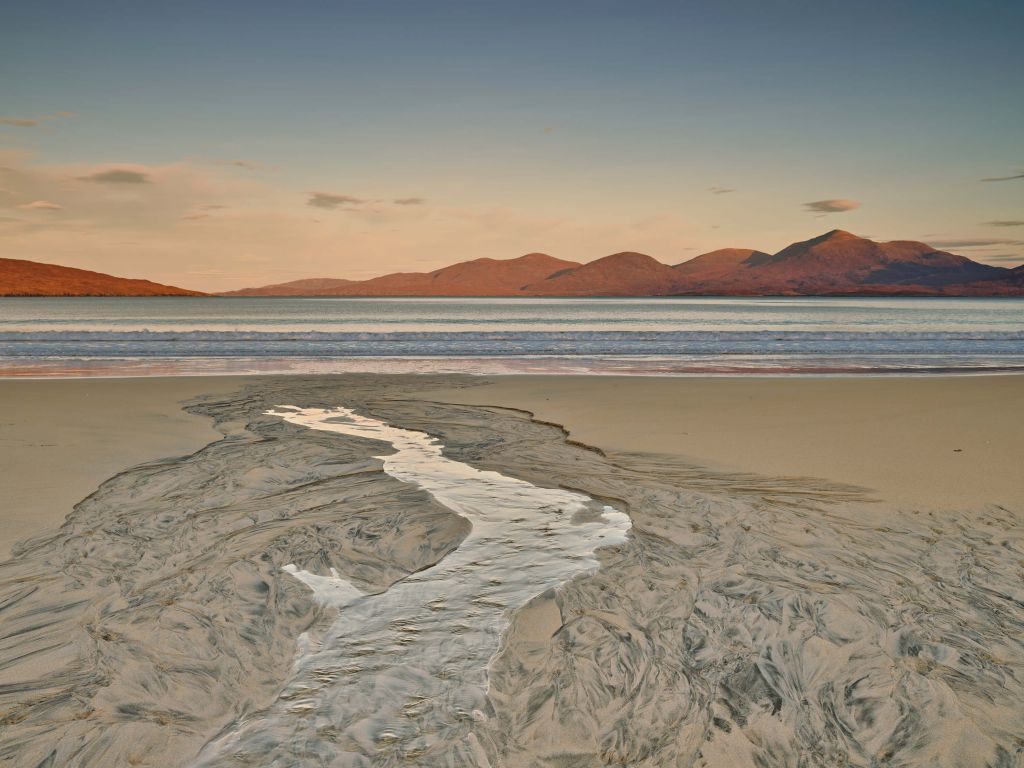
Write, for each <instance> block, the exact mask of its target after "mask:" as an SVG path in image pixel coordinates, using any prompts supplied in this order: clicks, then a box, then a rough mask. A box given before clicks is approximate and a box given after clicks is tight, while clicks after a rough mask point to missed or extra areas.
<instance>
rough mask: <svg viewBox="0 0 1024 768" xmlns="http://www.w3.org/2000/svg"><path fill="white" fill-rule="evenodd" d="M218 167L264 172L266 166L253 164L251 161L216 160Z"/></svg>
mask: <svg viewBox="0 0 1024 768" xmlns="http://www.w3.org/2000/svg"><path fill="white" fill-rule="evenodd" d="M217 164H218V165H230V166H233V167H235V168H244V169H245V170H247V171H265V170H267V166H265V165H261V164H260V163H254V162H253V161H252V160H218V161H217Z"/></svg>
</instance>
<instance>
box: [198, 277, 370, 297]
mask: <svg viewBox="0 0 1024 768" xmlns="http://www.w3.org/2000/svg"><path fill="white" fill-rule="evenodd" d="M353 282H354V281H353V280H340V279H337V278H333V277H309V278H306V279H305V280H292V281H291V282H288V283H275V284H274V285H264V286H262V287H261V288H241V289H239V290H237V291H225V292H224V293H221V294H218V295H220V296H309V295H310V293H311V292H315V291H329V290H332V289H334V288H341V287H342V286H345V285H351V284H352V283H353Z"/></svg>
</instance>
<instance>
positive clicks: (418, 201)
mask: <svg viewBox="0 0 1024 768" xmlns="http://www.w3.org/2000/svg"><path fill="white" fill-rule="evenodd" d="M391 202H393V203H394V204H395V205H423V204H424V203H425V202H427V201H426V200H425V199H424V198H422V197H399V198H398V199H396V200H392V201H391Z"/></svg>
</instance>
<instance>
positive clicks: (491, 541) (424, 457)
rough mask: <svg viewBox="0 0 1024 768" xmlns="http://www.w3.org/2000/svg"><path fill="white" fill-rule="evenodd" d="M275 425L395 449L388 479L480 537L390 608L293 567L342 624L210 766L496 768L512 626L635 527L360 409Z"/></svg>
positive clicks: (298, 415)
mask: <svg viewBox="0 0 1024 768" xmlns="http://www.w3.org/2000/svg"><path fill="white" fill-rule="evenodd" d="M267 415H276V416H280V417H281V418H283V419H285V420H286V421H288V422H290V423H292V424H296V425H300V426H304V427H308V428H310V429H318V430H324V431H328V432H335V433H339V434H343V435H347V436H349V437H361V438H366V439H370V440H376V441H380V442H383V443H387V444H389V445H390V446H392V447H393V448H394V451H395V452H394V453H391V454H388V455H383V456H379V457H377V458H380V459H382V460H383V462H384V471H385V473H387V474H388V475H390V476H392V477H394V478H396V479H398V480H401V481H403V482H406V483H410V484H413V485H416V486H418V487H420V488H422V489H423V490H425V491H427V492H428V493H429V494H430V495H431V496H433V497H434V499H435V500H436V501H437V502H438V503H440V504H442V505H443V506H445V507H447V508H448V509H450V510H452V511H454V512H456V513H457V514H459V515H461V516H463V517H465V518H466V519H468V520H469V521H470V523H471V524H472V530H471V532H470V533H469V535H468V536H467V537H466V538H465V539H464V540H463V541H462V544H461V545H460V546H459V547H458V549H457V550H455V551H454V552H452V553H450V554H449V555H448V556H447V557H445V558H444V559H443V560H441V561H440V562H439V563H437V564H436V565H434V566H432V567H429V568H426V569H424V570H422V571H419V572H418V573H415V574H413V575H411V576H409V577H408V578H406V579H403V580H401V581H399V582H397V583H396V584H394V585H393V586H391V588H390V589H388V590H387V591H385V592H383V593H381V594H363V593H362V592H361V591H360V590H359V589H357V588H356V587H355V586H353V585H352V584H351V583H349V582H348V581H346V580H345V579H342V578H339V577H338V576H337V575H336V574H335V575H333V576H323V575H319V574H314V573H310V572H308V571H305V570H300V569H298V568H296V567H295V566H293V565H287V566H285V568H284V570H286V571H287V572H288V573H291V574H292V575H293V576H295V577H296V578H298V579H300V580H301V581H302V582H303V583H305V584H306V585H307V586H308V587H309V588H310V589H311V590H312V591H313V593H314V595H315V597H316V599H317V600H318V601H320V602H322V603H324V604H326V605H328V606H331V607H334V608H337V610H338V618H337V621H336V622H335V623H334V624H333V626H331V627H330V628H329V629H328V630H327V632H326V633H325V634H324V636H323V637H322V638H320V639H319V641H316V642H309V641H308V640H306V641H305V642H303V643H300V649H302V650H300V655H299V658H298V659H297V661H296V666H295V672H294V675H293V677H292V679H291V680H290V681H289V682H288V684H287V685H286V686H285V688H284V690H283V691H282V692H281V695H280V696H279V697H278V698H277V700H276V701H275V702H274V704H273V705H272V706H271V707H269V708H268V709H266V710H265V711H263V712H261V713H260V714H259V715H258V716H256V717H253V718H250V719H248V720H247V721H245V722H243V723H241V724H240V726H239V727H238V728H237V729H235V730H232V731H229V732H227V733H226V734H224V735H222V736H221V737H220V738H219V739H217V740H216V741H215V742H213V743H212V744H211V745H210V746H209V747H208V748H207V749H206V750H205V751H204V753H203V755H201V758H200V761H199V765H220V764H224V761H225V760H226V761H228V762H229V763H230V762H231V761H238V762H240V763H243V764H260V765H273V766H278V765H281V766H283V765H291V764H296V763H297V762H298V761H301V760H307V761H308V760H310V759H312V761H313V762H314V763H317V764H319V763H321V762H322V763H326V764H330V765H353V766H358V765H366V764H368V762H370V761H372V764H373V765H406V764H410V763H416V764H420V763H422V764H429V765H446V764H452V763H455V764H461V765H489V763H488V759H487V756H486V754H485V752H484V750H483V749H482V748H481V747H480V745H479V744H478V742H477V741H476V738H475V736H474V734H473V733H472V732H471V728H472V726H473V725H474V724H478V723H480V722H482V721H486V720H487V719H488V717H489V716H490V712H489V705H488V700H487V695H486V692H487V664H488V661H489V660H490V659H491V657H492V656H493V655H494V654H495V653H496V652H497V650H498V647H499V643H500V640H501V635H502V632H503V630H504V629H505V628H506V627H507V626H508V621H509V614H510V612H511V611H513V610H515V609H517V608H520V607H521V606H523V605H524V604H526V603H527V602H528V601H529V600H530V599H531V598H533V597H535V596H537V595H539V594H541V593H542V592H544V591H545V590H548V589H550V588H552V587H556V586H558V585H560V584H563V583H564V582H566V581H568V580H569V579H571V578H573V576H576V575H577V574H580V573H585V572H589V571H592V570H594V569H595V568H596V567H597V564H598V563H597V561H596V560H595V558H594V550H595V548H597V547H600V546H606V545H611V544H618V543H621V542H622V541H624V539H625V536H626V533H627V531H629V529H630V522H629V518H628V516H627V515H625V514H623V513H622V512H618V511H616V510H615V509H613V508H612V507H609V506H606V505H604V504H601V503H599V502H596V501H594V500H593V499H591V498H589V497H587V496H584V495H582V494H579V493H573V492H570V491H565V490H559V489H552V488H542V487H538V486H535V485H532V484H531V483H528V482H525V481H523V480H518V479H515V478H511V477H506V476H505V475H502V474H499V473H498V472H493V471H482V470H478V469H474V468H473V467H471V466H469V465H467V464H463V463H461V462H458V461H453V460H451V459H448V458H445V457H444V456H443V455H442V449H443V446H442V445H441V443H440V442H439V441H437V440H436V439H434V438H432V437H430V436H429V435H427V434H425V433H423V432H415V431H411V430H406V429H399V428H396V427H392V426H389V425H388V424H385V423H384V422H382V421H377V420H375V419H371V418H367V417H364V416H360V415H359V414H356V413H355V412H353V411H352V410H349V409H345V408H338V409H333V410H332V409H319V408H307V409H300V408H292V407H287V408H279V409H277V410H275V411H270V412H268V414H267ZM325 732H329V734H330V738H329V739H325V738H323V737H324V735H325ZM310 750H313V751H314V752H315V754H312V755H311V754H310V753H309V751H310ZM300 756H302V757H300Z"/></svg>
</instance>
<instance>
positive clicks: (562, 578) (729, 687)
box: [0, 374, 1024, 768]
mask: <svg viewBox="0 0 1024 768" xmlns="http://www.w3.org/2000/svg"><path fill="white" fill-rule="evenodd" d="M1022 382H1024V379H1021V378H1013V377H992V378H961V379H954V378H948V379H899V380H876V379H850V380H824V379H822V380H763V379H762V380H757V379H742V380H732V379H729V380H722V379H715V380H711V379H705V380H691V379H671V380H668V379H665V380H652V379H621V378H620V379H597V378H595V379H581V378H559V379H553V378H546V379H545V378H507V379H479V378H471V377H465V376H441V375H438V376H378V375H370V374H353V375H345V376H321V377H303V376H292V377H265V378H250V379H244V380H243V379H238V378H232V379H224V380H220V381H217V380H212V379H204V380H201V381H196V380H192V381H189V380H185V379H180V380H160V381H157V380H134V381H124V382H115V381H82V382H77V381H65V382H56V381H41V382H18V385H19V386H24V387H25V389H23V390H16V389H14V388H12V389H9V390H7V391H8V392H11V393H17V394H19V395H20V397H19V405H18V406H17V407H12V406H8V408H7V410H6V411H5V414H6V415H5V417H4V419H5V422H6V423H7V426H6V427H5V429H9V430H12V431H11V432H9V433H8V434H21V435H25V436H28V437H29V438H31V439H32V440H34V441H36V442H44V440H43V439H42V438H41V437H38V436H37V435H42V434H45V435H46V436H47V437H46V441H47V442H49V441H52V442H55V443H59V444H60V445H61V446H62V448H61V450H63V451H64V454H63V458H62V459H61V460H60V461H57V462H56V463H50V464H49V465H48V467H42V468H35V467H31V466H30V467H28V468H26V465H27V464H31V463H32V462H27V461H23V460H22V459H21V458H18V459H17V460H18V461H22V463H21V464H18V465H17V468H16V469H14V470H9V471H7V472H6V474H7V475H9V477H8V478H7V480H6V482H8V483H9V484H10V486H11V488H12V489H13V488H15V487H17V486H18V484H19V481H21V480H22V479H23V478H22V476H24V479H25V480H26V481H29V480H31V481H32V482H34V483H35V486H34V487H35V488H36V489H37V490H38V488H39V487H40V485H41V484H42V481H47V482H50V483H52V484H54V485H60V484H61V483H62V482H63V480H62V478H64V477H65V475H69V476H75V475H81V476H82V477H83V478H84V477H85V476H88V478H87V479H79V480H76V482H77V483H79V489H78V490H77V491H71V490H65V491H63V492H64V493H72V492H75V493H82V494H88V496H87V497H86V498H82V499H81V500H79V501H78V503H77V504H74V505H73V507H72V508H70V509H69V512H68V515H67V519H66V520H64V522H63V524H62V525H61V526H60V527H59V528H57V527H56V526H57V524H58V522H60V521H59V518H60V514H59V511H58V510H54V509H52V506H53V504H52V503H50V504H47V505H42V504H36V505H35V506H33V501H34V498H35V496H34V495H33V493H31V492H29V491H25V490H24V489H22V490H20V491H19V492H20V493H22V498H24V499H26V501H25V503H24V505H23V506H21V507H18V508H17V510H16V511H17V514H19V515H20V516H22V517H25V516H32V515H39V516H40V520H39V524H38V525H36V526H34V529H33V530H32V531H31V532H32V534H33V538H32V539H30V540H28V541H26V542H21V543H19V544H16V545H15V546H14V548H13V551H14V557H13V558H12V559H9V560H7V561H0V764H5V765H6V764H10V765H75V766H80V768H86V767H91V766H97V767H99V766H102V767H103V768H107V767H108V766H109V767H119V766H160V767H161V768H172V766H193V767H194V768H198V767H199V766H202V767H203V768H238V767H239V766H263V765H281V766H285V765H287V766H306V765H310V766H314V765H316V766H320V765H323V766H332V768H334V767H344V768H349V767H351V768H365V767H366V766H396V765H402V766H410V767H411V766H419V767H421V768H428V766H430V767H432V766H437V765H452V766H481V767H483V766H488V767H490V768H498V767H499V766H500V767H501V768H553V767H554V766H559V767H560V768H576V767H579V768H582V766H598V765H629V766H633V767H634V768H661V767H662V766H666V765H672V766H680V768H682V767H684V766H687V767H688V766H693V767H694V768H696V767H697V766H700V767H701V768H736V767H743V768H757V767H758V766H768V765H771V766H775V765H801V766H822V767H823V768H824V767H825V766H838V765H843V766H857V767H858V768H860V767H863V768H871V767H873V766H881V765H901V766H908V768H909V767H911V766H921V767H922V768H923V767H924V766H928V767H929V768H968V767H969V768H975V767H976V768H988V767H990V766H1000V767H1001V766H1007V767H1009V766H1014V765H1018V764H1019V763H1020V758H1021V756H1022V754H1024V752H1022V747H1021V742H1020V734H1021V733H1024V707H1022V706H1021V702H1022V701H1024V680H1022V679H1021V677H1020V674H1019V670H1020V669H1021V668H1024V592H1022V589H1021V582H1020V567H1021V563H1022V562H1024V515H1022V512H1024V507H1022V505H1021V503H1020V502H1021V494H1020V488H1019V486H1018V484H1019V477H1018V475H1019V473H1017V467H1016V465H1015V462H1014V459H1015V458H1016V457H1018V456H1020V455H1021V443H1020V438H1019V436H1018V435H1017V434H1016V433H1015V429H1016V427H1017V425H1018V424H1019V423H1020V416H1021V391H1020V389H1021V383H1022ZM4 386H6V384H4ZM12 387H13V385H12ZM87 393H91V394H90V395H89V397H90V398H91V399H86V395H87ZM104 393H108V394H104ZM197 393H204V396H202V397H198V398H196V399H194V400H193V401H192V402H191V403H190V404H189V405H188V406H187V407H188V408H189V410H190V412H191V413H193V414H195V419H198V422H197V421H195V420H191V421H189V420H187V419H185V417H184V416H183V415H181V416H179V415H178V413H177V411H176V408H177V406H176V405H175V403H176V402H177V401H178V400H180V399H184V398H188V397H189V396H193V395H196V394H197ZM133 398H134V399H133ZM63 399H66V400H70V401H71V405H70V406H67V407H65V406H64V405H61V403H60V401H61V400H63ZM445 399H447V400H451V401H453V403H446V402H443V401H444V400H445ZM158 401H159V402H160V403H161V405H160V406H159V407H156V406H155V405H154V404H155V403H157V402H158ZM4 402H5V405H8V401H7V399H6V398H5V401H4ZM88 402H106V403H107V404H106V405H105V406H102V407H101V408H99V409H97V410H95V411H93V413H92V415H90V416H88V419H92V420H93V421H91V422H89V423H90V424H91V425H92V426H91V428H90V429H91V432H90V431H89V430H85V431H83V432H82V435H84V436H82V437H79V438H76V439H75V442H76V444H72V442H73V441H72V439H71V438H70V437H68V436H69V435H72V434H74V433H73V432H70V431H68V430H69V429H70V427H71V425H73V424H75V423H78V424H79V425H81V419H83V418H85V417H84V416H83V411H84V410H87V409H85V408H83V407H82V404H83V403H88ZM133 403H134V405H133ZM467 403H479V404H467ZM696 404H699V405H696ZM58 407H64V411H63V418H57V417H56V416H55V415H54V414H56V413H57V410H56V409H57V408H58ZM104 408H105V409H106V410H105V411H104V410H103V409H104ZM339 408H342V409H348V410H347V411H345V410H334V409H339ZM325 409H326V410H325ZM517 409H519V410H517ZM523 409H528V410H530V411H533V412H535V413H537V414H538V417H537V418H531V417H530V416H529V415H528V414H527V413H526V412H525V411H524V410H523ZM146 414H148V415H146ZM346 414H348V415H346ZM101 416H102V417H105V419H106V421H104V420H103V418H101ZM178 418H181V419H182V422H181V424H182V425H188V427H189V428H190V429H192V430H193V431H192V432H191V433H189V434H188V435H184V434H178V438H177V439H178V442H176V443H172V442H169V441H166V440H164V436H165V435H166V436H172V435H173V434H174V432H173V430H170V429H164V428H163V427H162V426H161V425H166V424H168V423H169V421H174V420H175V419H178ZM544 419H547V420H550V421H552V422H560V423H565V424H567V425H568V427H569V430H570V432H571V436H570V437H571V438H572V439H567V434H566V432H565V431H564V430H563V429H562V428H560V427H558V426H555V425H552V424H549V423H544ZM865 422H866V423H865ZM18 424H20V425H21V426H20V427H19V429H21V430H22V431H21V432H16V431H14V430H13V426H12V425H18ZM210 424H212V425H213V429H212V430H211V427H210V426H209V425H210ZM80 428H82V429H83V430H84V429H85V428H84V427H81V426H80ZM181 428H182V430H183V431H184V426H182V427H181ZM108 429H116V430H117V432H115V433H114V434H117V435H121V437H120V440H123V441H128V440H135V441H137V442H135V443H133V444H132V445H134V446H135V447H134V448H133V449H132V450H131V451H127V452H124V453H120V454H118V456H119V457H120V458H117V459H110V458H109V456H108V457H107V458H104V459H103V460H104V461H108V460H109V461H121V462H122V464H123V466H118V467H116V468H115V469H114V470H112V474H111V475H110V476H109V477H107V478H101V477H100V475H102V473H103V472H106V471H107V470H106V469H105V468H104V467H101V466H94V463H95V460H96V457H98V456H101V455H103V453H104V452H101V451H100V450H99V449H98V448H97V445H109V443H110V442H111V441H112V438H111V437H110V434H111V433H110V432H109V431H108ZM204 430H205V432H204ZM135 432H142V433H143V435H142V437H141V438H140V437H139V436H138V435H133V434H132V433H135ZM684 433H685V434H684ZM424 434H425V435H428V436H429V437H425V436H424ZM34 435H35V436H36V437H33V436H34ZM694 435H697V437H694ZM722 435H725V437H722ZM90 436H91V437H92V438H93V439H90ZM705 436H706V437H707V440H706V445H705V444H703V443H700V441H699V440H698V439H697V438H698V437H705ZM209 437H217V438H219V439H216V440H215V441H214V442H211V443H210V444H209V445H207V446H205V447H202V448H200V449H199V450H195V449H196V448H198V444H200V443H202V442H203V440H205V439H207V438H209ZM690 440H692V442H688V441H690ZM103 441H107V442H106V443H104V442H103ZM576 441H582V442H584V443H590V444H592V445H593V446H594V447H590V446H588V445H581V444H580V443H579V442H576ZM716 441H717V442H716ZM117 442H118V440H117V439H113V443H114V444H115V445H116V444H117ZM699 443H700V444H699ZM805 443H806V445H805ZM118 448H119V449H120V446H118ZM958 448H959V449H960V450H959V452H955V450H956V449H958ZM23 450H24V449H23V448H19V447H18V446H13V447H4V448H3V453H0V462H3V466H4V467H5V469H6V468H7V467H10V466H15V465H14V464H13V463H12V462H13V461H14V460H15V455H16V454H19V453H20V452H22V451H23ZM105 450H106V449H105ZM39 451H40V452H42V451H43V448H42V447H40V448H39ZM716 451H717V454H716ZM947 451H948V453H949V454H950V455H946V454H947ZM865 452H866V453H870V454H873V455H871V456H864V455H862V454H863V453H865ZM186 454H187V455H186ZM175 455H177V456H176V457H175ZM158 457H164V458H158ZM9 462H11V463H9ZM138 462H144V463H141V464H140V463H138ZM922 463H924V464H926V465H927V466H928V467H929V469H928V470H927V472H926V473H925V474H922V471H921V469H920V465H921V464H922ZM708 465H711V466H712V468H708ZM933 465H934V466H933ZM935 467H937V468H938V469H935ZM29 469H31V470H32V471H29ZM34 473H36V474H34ZM83 473H84V474H83ZM949 473H952V474H953V475H954V477H953V478H947V477H943V475H944V474H949ZM979 477H980V478H981V480H979V479H978V478H979ZM33 478H34V479H33ZM101 480H102V482H100V481H101ZM97 483H99V486H98V487H96V486H97ZM930 484H945V485H944V486H943V487H944V488H946V489H947V490H945V491H942V492H935V491H934V490H933V489H930V488H929V486H930ZM40 498H42V497H40ZM926 502H931V505H929V504H927V503H926ZM68 504H69V505H70V502H68ZM0 505H2V506H0V513H2V514H3V515H8V514H10V513H11V511H12V508H11V507H10V505H8V504H7V502H6V497H4V498H3V499H2V500H0ZM47 510H49V511H47ZM44 515H49V517H48V518H46V519H44V518H43V516H44ZM627 517H628V519H627ZM5 527H6V523H5ZM43 529H45V530H43ZM595 546H596V547H597V548H596V549H593V547H595ZM595 566H596V567H595Z"/></svg>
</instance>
